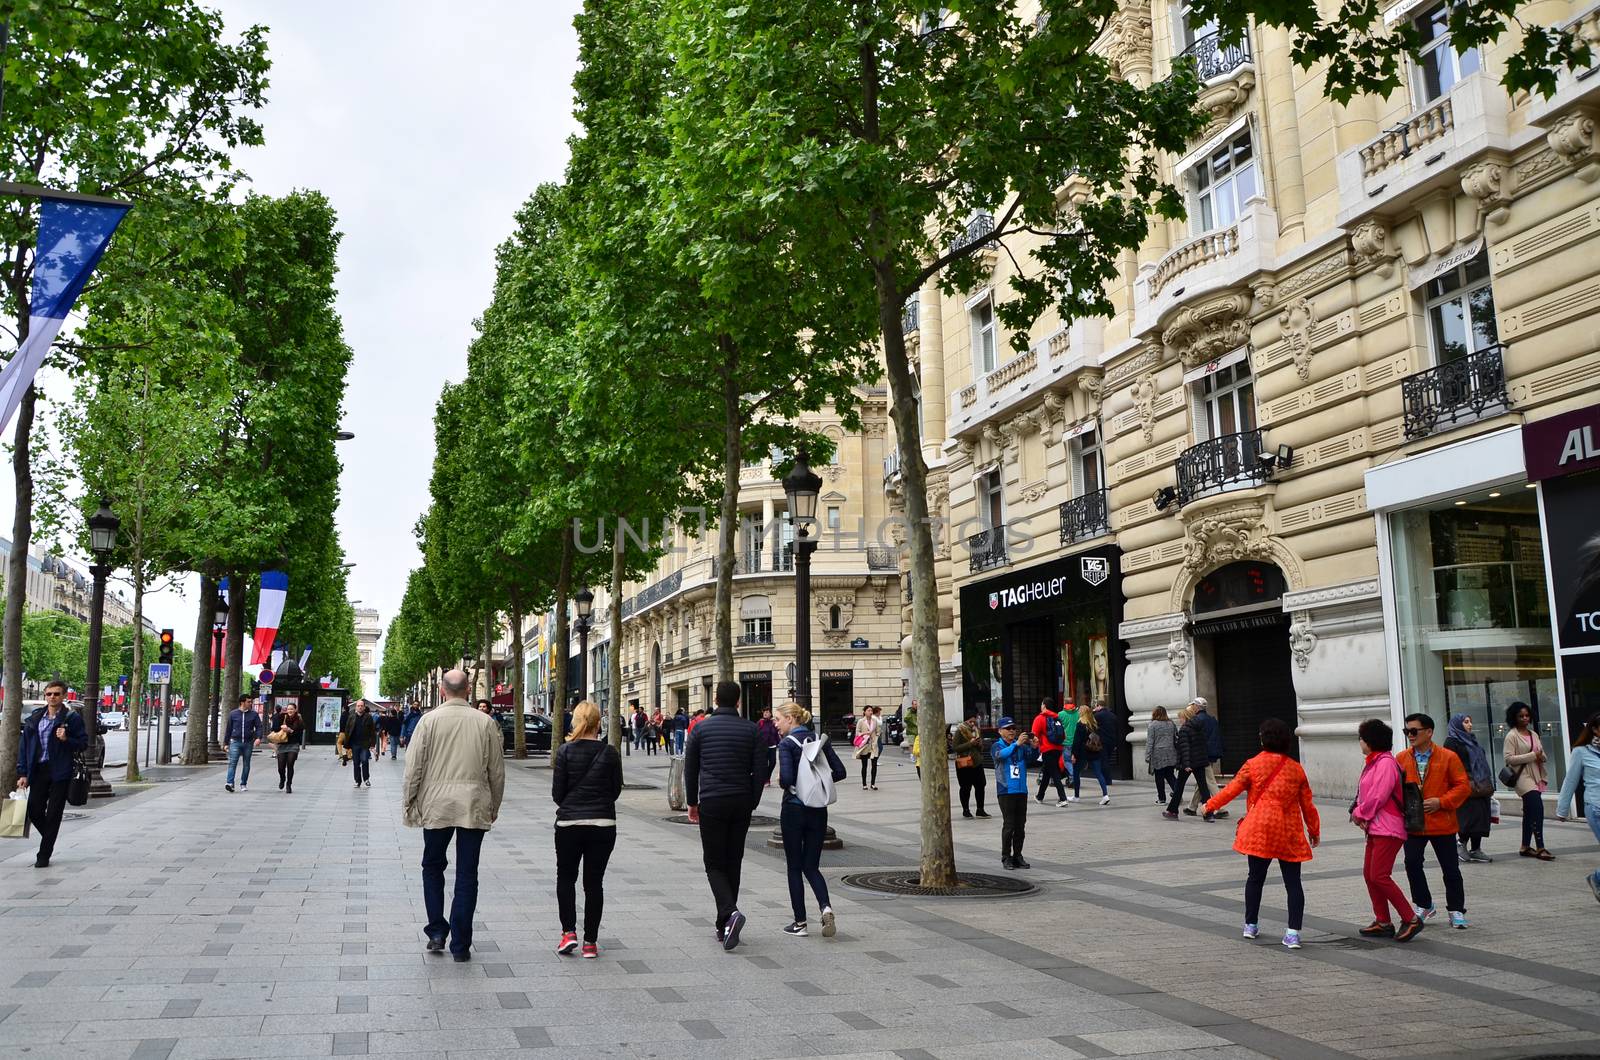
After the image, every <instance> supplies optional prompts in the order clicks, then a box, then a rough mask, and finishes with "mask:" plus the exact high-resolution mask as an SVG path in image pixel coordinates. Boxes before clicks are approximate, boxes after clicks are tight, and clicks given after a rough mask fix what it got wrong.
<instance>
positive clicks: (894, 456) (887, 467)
mask: <svg viewBox="0 0 1600 1060" xmlns="http://www.w3.org/2000/svg"><path fill="white" fill-rule="evenodd" d="M898 474H900V450H899V449H897V448H896V449H891V450H889V455H888V456H886V457H884V458H883V481H885V482H888V481H889V480H890V479H892V478H894V477H895V476H896V475H898Z"/></svg>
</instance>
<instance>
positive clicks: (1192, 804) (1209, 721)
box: [1183, 696, 1228, 817]
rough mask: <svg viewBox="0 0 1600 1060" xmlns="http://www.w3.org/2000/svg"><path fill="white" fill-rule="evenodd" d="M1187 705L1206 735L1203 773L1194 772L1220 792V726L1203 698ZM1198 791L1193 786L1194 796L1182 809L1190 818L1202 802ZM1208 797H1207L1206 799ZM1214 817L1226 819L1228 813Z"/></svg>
mask: <svg viewBox="0 0 1600 1060" xmlns="http://www.w3.org/2000/svg"><path fill="white" fill-rule="evenodd" d="M1189 705H1190V706H1191V707H1193V708H1194V709H1195V716H1194V720H1195V723H1196V724H1198V725H1199V726H1200V728H1201V731H1203V732H1204V733H1205V734H1206V763H1205V769H1204V770H1203V771H1202V770H1196V772H1197V773H1199V772H1204V773H1205V778H1206V784H1207V785H1208V786H1209V787H1210V788H1211V790H1212V791H1221V790H1222V778H1221V777H1219V776H1218V775H1217V766H1218V765H1219V764H1220V763H1221V762H1222V726H1220V725H1218V724H1217V719H1216V718H1213V717H1212V716H1211V705H1210V704H1209V703H1207V702H1206V700H1205V697H1204V696H1195V697H1194V698H1193V699H1191V700H1190V701H1189ZM1200 791H1201V788H1200V785H1198V784H1197V785H1195V789H1194V795H1193V797H1192V798H1190V799H1189V805H1188V806H1186V807H1184V810H1183V812H1184V813H1186V814H1188V815H1189V816H1190V817H1193V816H1194V815H1195V814H1196V813H1197V812H1199V809H1200V803H1201V801H1202V800H1201V798H1200ZM1209 797H1210V796H1207V798H1209ZM1214 816H1217V817H1226V816H1228V811H1227V810H1218V811H1217V812H1216V814H1215V815H1214Z"/></svg>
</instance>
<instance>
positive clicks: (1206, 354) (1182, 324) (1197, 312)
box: [1161, 291, 1251, 368]
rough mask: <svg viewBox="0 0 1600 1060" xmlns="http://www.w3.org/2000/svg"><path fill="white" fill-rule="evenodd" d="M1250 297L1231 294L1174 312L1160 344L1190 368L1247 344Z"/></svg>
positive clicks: (1239, 293) (1243, 294) (1241, 293)
mask: <svg viewBox="0 0 1600 1060" xmlns="http://www.w3.org/2000/svg"><path fill="white" fill-rule="evenodd" d="M1250 303H1251V296H1250V295H1249V294H1248V293H1247V292H1244V291H1232V292H1229V293H1228V294H1224V295H1221V296H1219V297H1216V298H1210V299H1207V300H1206V301H1204V302H1201V303H1199V304H1198V305H1192V306H1185V307H1184V308H1182V309H1180V310H1178V313H1177V315H1176V316H1174V317H1173V319H1172V324H1171V325H1170V326H1169V327H1168V328H1167V330H1166V332H1165V333H1163V334H1162V336H1161V338H1162V341H1163V342H1165V343H1166V344H1167V345H1168V346H1171V347H1173V348H1175V349H1176V350H1177V351H1178V355H1179V356H1180V357H1181V358H1182V359H1183V363H1184V365H1185V366H1187V367H1190V368H1194V367H1196V366H1198V365H1202V364H1205V363H1206V362H1207V361H1214V360H1216V359H1217V358H1218V357H1221V356H1222V355H1223V354H1225V353H1231V352H1232V351H1234V350H1236V349H1238V348H1239V347H1240V346H1243V345H1245V344H1247V343H1248V342H1249V341H1250Z"/></svg>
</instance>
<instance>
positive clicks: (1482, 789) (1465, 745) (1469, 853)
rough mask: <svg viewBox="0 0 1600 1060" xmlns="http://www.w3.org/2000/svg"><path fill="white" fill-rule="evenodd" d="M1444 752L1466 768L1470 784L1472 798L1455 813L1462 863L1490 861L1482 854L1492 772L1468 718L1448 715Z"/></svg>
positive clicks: (1487, 834) (1491, 790)
mask: <svg viewBox="0 0 1600 1060" xmlns="http://www.w3.org/2000/svg"><path fill="white" fill-rule="evenodd" d="M1444 746H1445V749H1446V750H1448V751H1454V752H1455V754H1456V757H1457V758H1459V759H1461V764H1462V765H1463V766H1466V768H1467V780H1469V781H1470V782H1471V783H1472V794H1471V795H1470V796H1469V797H1468V798H1467V801H1466V802H1464V803H1462V804H1461V806H1460V807H1459V808H1458V809H1457V810H1456V835H1457V836H1458V840H1457V843H1458V846H1459V851H1458V853H1459V855H1460V858H1461V860H1462V861H1481V862H1484V863H1485V864H1487V863H1488V862H1491V861H1493V860H1494V858H1491V857H1490V856H1489V855H1487V854H1485V853H1484V852H1483V841H1484V840H1485V839H1487V838H1488V836H1489V823H1490V821H1489V818H1490V816H1491V814H1490V813H1489V799H1490V797H1491V796H1493V795H1494V771H1493V770H1491V769H1490V768H1489V756H1488V755H1487V754H1485V753H1484V750H1483V748H1482V747H1481V746H1480V745H1479V744H1478V738H1477V737H1476V736H1474V735H1472V715H1471V714H1459V713H1458V714H1452V715H1450V735H1449V736H1447V737H1445V741H1444Z"/></svg>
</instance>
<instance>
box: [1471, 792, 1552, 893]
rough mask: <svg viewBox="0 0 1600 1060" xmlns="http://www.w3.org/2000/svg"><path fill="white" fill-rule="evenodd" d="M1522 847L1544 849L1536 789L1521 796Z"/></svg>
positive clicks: (1540, 796)
mask: <svg viewBox="0 0 1600 1060" xmlns="http://www.w3.org/2000/svg"><path fill="white" fill-rule="evenodd" d="M1522 845H1523V846H1525V847H1533V848H1534V849H1535V850H1543V849H1544V793H1543V792H1542V791H1540V790H1539V789H1538V788H1535V789H1533V790H1532V791H1530V792H1528V793H1527V794H1526V795H1524V796H1522ZM1450 908H1452V909H1454V908H1455V906H1451V907H1450Z"/></svg>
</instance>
